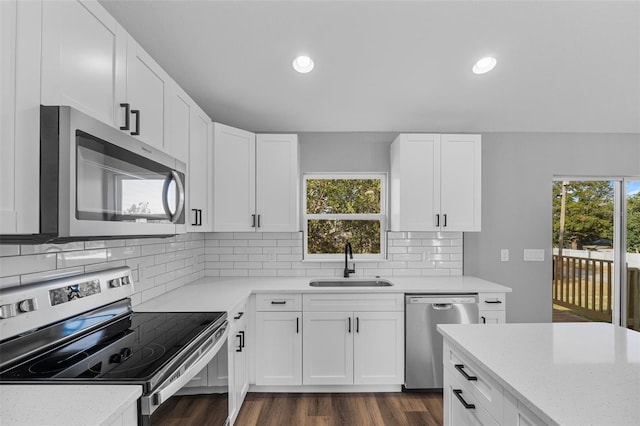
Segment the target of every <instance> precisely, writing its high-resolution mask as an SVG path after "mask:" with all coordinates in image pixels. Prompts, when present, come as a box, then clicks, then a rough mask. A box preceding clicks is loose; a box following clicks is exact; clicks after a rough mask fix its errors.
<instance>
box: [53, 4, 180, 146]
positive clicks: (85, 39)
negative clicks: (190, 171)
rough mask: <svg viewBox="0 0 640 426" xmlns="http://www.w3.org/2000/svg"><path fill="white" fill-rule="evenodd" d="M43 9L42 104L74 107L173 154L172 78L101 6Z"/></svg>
mask: <svg viewBox="0 0 640 426" xmlns="http://www.w3.org/2000/svg"><path fill="white" fill-rule="evenodd" d="M42 4H43V6H42V7H43V9H42V104H43V105H69V106H72V107H74V108H76V109H78V110H80V111H83V112H84V113H86V114H88V115H91V116H93V117H95V118H97V119H98V120H101V121H103V122H105V123H107V124H109V125H112V126H114V127H118V128H120V129H121V130H123V131H125V132H127V133H129V134H131V135H133V136H135V137H137V138H138V139H140V140H141V141H143V142H145V143H148V144H149V145H152V146H154V147H156V148H158V149H161V150H163V151H165V152H171V147H170V146H169V142H170V139H171V138H170V137H169V131H168V128H167V127H168V125H169V123H170V121H169V114H168V112H167V107H168V99H169V89H170V86H171V84H173V82H172V80H171V78H170V77H169V75H168V74H167V73H166V72H164V71H163V70H162V68H161V67H160V66H159V65H158V64H157V63H156V62H155V61H154V60H153V59H152V58H151V57H150V56H149V55H148V54H147V53H146V52H145V51H144V49H142V47H140V45H139V44H138V43H137V42H136V41H135V40H134V39H133V38H132V37H131V36H130V35H129V34H127V32H126V31H125V30H124V28H122V26H121V25H120V24H119V23H118V22H117V21H116V20H115V19H114V18H113V17H112V16H111V15H110V14H109V13H108V12H107V11H106V10H105V9H104V8H103V7H102V6H101V5H100V4H99V3H98V2H96V1H91V0H83V1H80V0H70V1H62V2H56V1H45V2H42Z"/></svg>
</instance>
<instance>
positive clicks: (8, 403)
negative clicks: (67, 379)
mask: <svg viewBox="0 0 640 426" xmlns="http://www.w3.org/2000/svg"><path fill="white" fill-rule="evenodd" d="M141 395H142V386H130V385H1V386H0V424H2V425H3V426H14V425H15V426H17V425H29V426H38V425H47V426H56V425H60V426H74V425H83V426H84V425H111V424H112V423H113V422H115V421H116V420H118V417H120V416H122V414H123V413H124V411H125V409H127V408H128V407H129V406H131V404H134V403H136V401H137V399H138V398H140V396H141Z"/></svg>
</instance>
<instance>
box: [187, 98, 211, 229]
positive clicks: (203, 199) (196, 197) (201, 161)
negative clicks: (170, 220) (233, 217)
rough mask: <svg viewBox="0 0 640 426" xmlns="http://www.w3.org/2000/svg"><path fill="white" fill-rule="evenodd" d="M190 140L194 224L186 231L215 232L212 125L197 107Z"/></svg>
mask: <svg viewBox="0 0 640 426" xmlns="http://www.w3.org/2000/svg"><path fill="white" fill-rule="evenodd" d="M189 127H190V129H191V130H190V139H189V170H188V176H189V201H188V208H189V210H188V212H190V214H191V216H190V217H191V220H190V221H189V223H188V228H187V230H189V231H192V232H208V231H211V230H212V226H213V225H212V215H213V211H212V209H211V202H212V197H213V195H212V186H213V185H212V184H211V181H212V179H213V177H212V176H213V172H212V150H213V146H212V145H213V144H212V138H213V123H212V122H211V120H210V119H209V117H208V116H207V114H205V113H204V112H203V111H202V110H201V109H200V108H198V106H197V105H195V104H194V105H192V107H191V119H190V126H189Z"/></svg>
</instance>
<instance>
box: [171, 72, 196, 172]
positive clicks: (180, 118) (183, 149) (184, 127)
mask: <svg viewBox="0 0 640 426" xmlns="http://www.w3.org/2000/svg"><path fill="white" fill-rule="evenodd" d="M194 106H195V103H194V102H193V100H192V99H191V98H190V97H189V95H187V94H186V93H185V92H184V90H182V89H181V88H180V87H179V86H178V85H177V84H175V83H174V84H173V85H172V87H171V92H170V94H169V101H168V108H169V112H170V114H169V115H170V120H171V124H170V129H171V132H170V133H169V136H170V143H169V144H170V146H171V155H173V156H174V157H175V158H177V159H178V160H180V161H182V162H184V163H185V164H187V172H188V171H189V169H190V167H189V140H190V135H189V132H190V127H191V109H192V108H193V107H194ZM189 175H190V174H189ZM189 185H190V184H189Z"/></svg>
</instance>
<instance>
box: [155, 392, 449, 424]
mask: <svg viewBox="0 0 640 426" xmlns="http://www.w3.org/2000/svg"><path fill="white" fill-rule="evenodd" d="M212 398H215V397H214V396H211V395H197V396H182V397H173V398H171V400H170V401H167V403H165V404H163V406H162V407H161V408H160V409H161V410H162V412H159V413H154V417H153V419H152V424H153V425H154V426H156V425H218V424H219V423H216V421H218V420H215V419H214V418H213V412H214V411H215V408H214V405H212V404H215V400H212ZM172 400H173V401H172ZM159 411H160V410H159ZM157 414H160V415H159V416H158V415H157ZM442 415H443V408H442V394H441V393H249V394H247V397H246V399H245V401H244V404H243V405H242V409H241V410H240V413H239V414H238V418H237V420H236V422H235V425H236V426H432V425H433V426H439V425H442V423H443V420H442Z"/></svg>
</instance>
